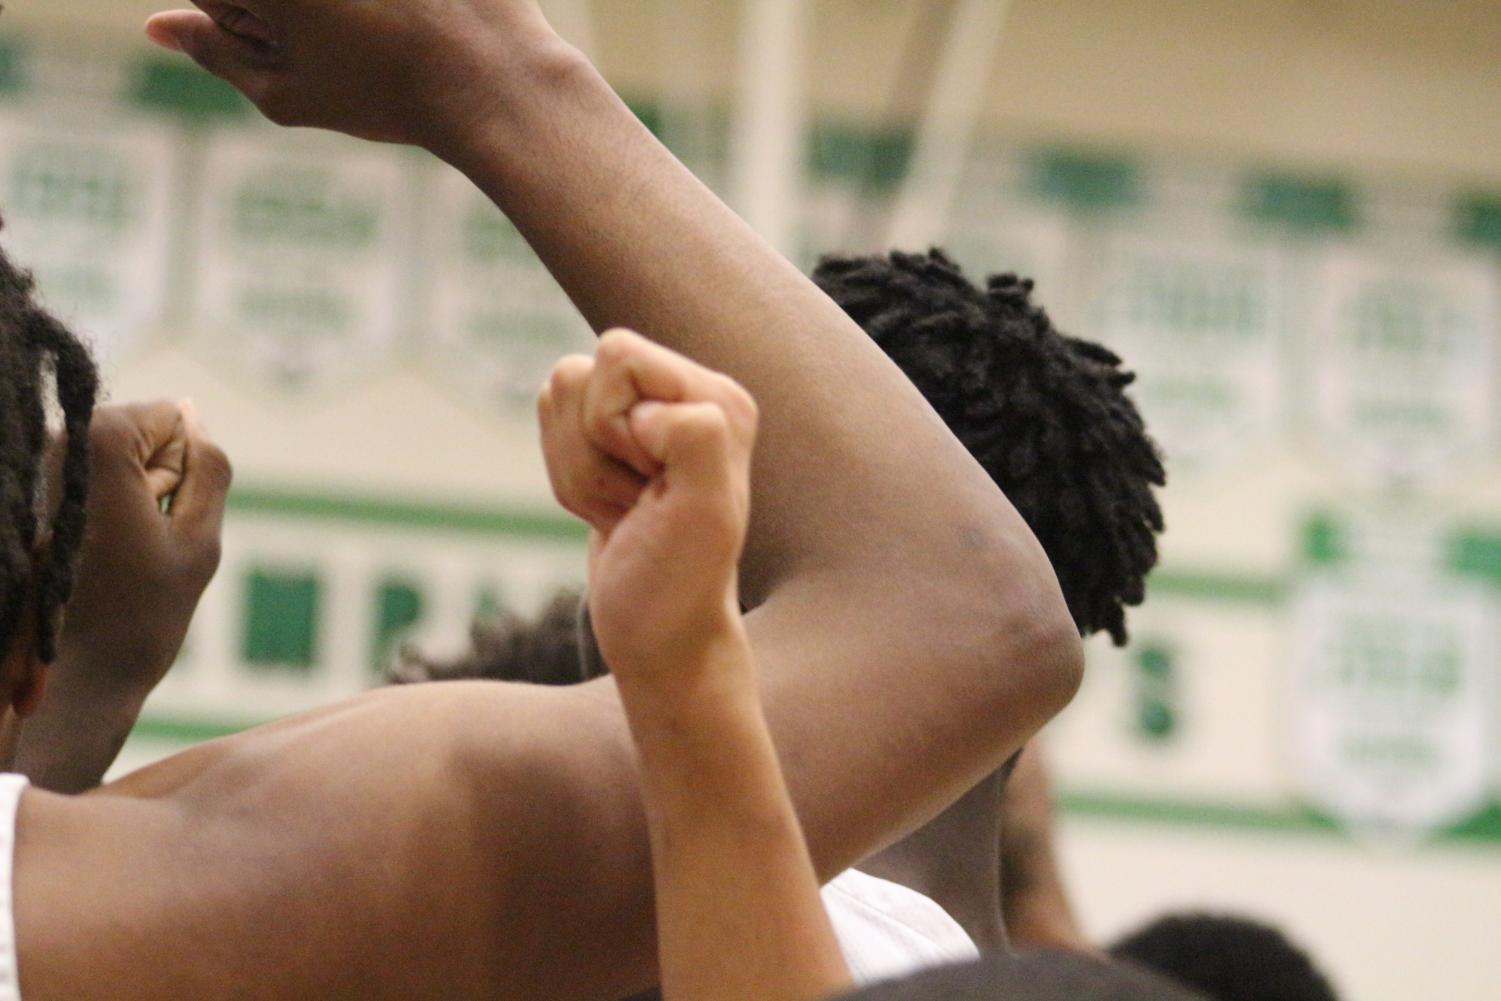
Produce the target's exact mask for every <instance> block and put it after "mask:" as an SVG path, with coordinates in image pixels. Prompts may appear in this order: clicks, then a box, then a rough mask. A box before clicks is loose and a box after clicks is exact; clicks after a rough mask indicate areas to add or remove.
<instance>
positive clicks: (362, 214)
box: [192, 130, 410, 396]
mask: <svg viewBox="0 0 1501 1001" xmlns="http://www.w3.org/2000/svg"><path fill="white" fill-rule="evenodd" d="M205 147H206V148H205V149H204V150H203V152H202V158H201V165H200V167H199V176H200V197H199V211H198V213H197V223H198V225H197V230H196V237H197V240H196V243H195V253H194V260H195V267H194V277H195V279H196V287H195V295H194V297H193V305H192V326H193V329H194V331H195V335H196V336H197V337H198V338H200V340H201V341H202V342H204V343H206V344H207V345H208V346H209V347H210V348H211V349H212V350H213V351H214V352H215V353H217V354H220V355H222V356H226V357H227V358H229V359H231V360H232V363H233V364H235V365H236V366H237V367H239V368H240V369H241V370H242V371H244V372H245V373H246V374H248V375H250V376H252V377H253V378H255V379H256V380H258V381H259V382H261V383H262V384H264V385H266V386H268V387H269V388H271V389H273V390H276V391H278V392H279V393H281V394H284V395H292V396H302V395H306V394H309V393H313V392H316V391H320V390H324V389H327V388H329V387H330V386H332V385H334V384H337V383H343V382H347V381H349V380H351V379H352V378H354V377H357V376H359V375H361V374H366V373H369V372H371V371H374V370H378V369H380V368H382V367H384V366H386V365H389V364H390V363H391V361H392V356H393V354H394V353H395V350H396V348H397V346H398V345H397V341H398V337H399V335H400V333H401V331H402V329H403V325H404V322H405V320H406V318H407V315H408V314H407V312H406V307H407V304H408V303H409V301H410V294H409V286H408V281H409V278H408V275H409V268H408V266H407V265H408V262H407V260H406V257H405V251H406V233H405V229H406V219H405V217H404V213H405V211H406V209H407V207H408V206H409V205H410V200H409V198H408V188H407V181H408V175H407V172H406V170H405V169H404V168H405V167H406V165H407V161H406V159H405V157H404V155H403V154H402V153H401V152H399V151H397V150H394V149H390V148H381V147H369V146H359V145H355V144H352V143H348V142H343V141H338V140H334V139H324V138H323V137H307V141H306V142H305V143H289V142H288V140H287V137H285V136H283V135H280V134H277V133H269V132H267V131H263V130H245V131H227V130H226V131H215V132H213V133H211V134H210V136H209V137H208V138H207V140H206V143H205Z"/></svg>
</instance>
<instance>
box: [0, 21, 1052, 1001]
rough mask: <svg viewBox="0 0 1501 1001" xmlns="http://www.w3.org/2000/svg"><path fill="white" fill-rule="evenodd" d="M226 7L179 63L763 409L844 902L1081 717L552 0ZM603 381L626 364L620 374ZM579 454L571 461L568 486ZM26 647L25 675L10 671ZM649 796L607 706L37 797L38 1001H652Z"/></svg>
mask: <svg viewBox="0 0 1501 1001" xmlns="http://www.w3.org/2000/svg"><path fill="white" fill-rule="evenodd" d="M211 6H212V8H213V10H214V12H215V13H216V14H217V15H218V17H219V18H220V20H221V22H225V23H232V25H233V26H235V27H237V29H239V30H236V31H234V32H230V31H227V30H226V29H225V28H223V27H218V26H216V25H215V23H214V22H213V21H209V20H208V19H206V18H198V17H194V16H192V15H172V16H170V17H168V18H166V19H165V21H163V20H158V21H156V22H155V23H154V25H153V28H152V31H153V34H154V36H155V37H158V38H159V39H161V40H164V41H168V42H170V43H171V44H174V45H175V46H177V47H179V48H182V49H185V50H187V51H188V52H190V53H192V54H193V55H194V56H195V58H198V59H199V60H200V61H201V62H203V63H204V64H205V65H207V66H209V68H210V69H213V70H215V71H217V72H220V73H221V74H223V75H225V76H226V77H227V78H228V79H229V80H230V82H231V83H234V84H235V85H237V86H240V87H241V88H242V89H244V90H246V92H247V93H249V94H250V95H251V97H252V99H254V100H256V101H258V102H260V103H261V105H262V107H263V108H264V109H265V110H267V111H268V113H270V114H271V115H272V117H273V118H274V119H275V120H277V121H280V122H284V123H304V124H321V125H325V126H335V127H339V128H341V129H343V130H345V131H348V132H352V133H355V134H359V135H365V136H376V137H380V138H386V139H401V140H406V141H413V142H419V143H422V144H424V145H427V146H428V147H429V148H430V149H433V150H434V151H435V152H437V153H439V155H442V156H444V157H445V158H447V159H448V160H449V162H451V163H454V164H455V165H456V166H458V167H460V168H461V169H463V170H465V171H466V172H467V173H468V174H469V176H470V177H471V178H472V179H474V180H475V181H476V183H478V184H480V186H481V187H482V188H484V189H485V190H486V191H487V192H489V193H490V194H491V195H492V197H493V198H494V199H495V200H496V201H497V203H498V204H500V206H501V207H502V208H503V209H504V210H506V212H507V213H508V215H509V216H510V217H511V219H512V220H513V222H515V223H516V225H517V226H518V228H519V229H520V230H521V232H522V233H523V234H524V235H525V236H526V237H527V238H528V240H529V241H531V243H532V245H533V247H534V248H536V249H537V251H538V253H539V254H540V255H541V257H542V258H543V260H544V261H545V262H547V263H548V265H549V266H550V267H551V268H552V270H553V272H554V274H555V275H556V276H557V277H558V279H559V281H560V282H561V283H562V284H563V286H564V288H565V289H566V290H567V291H568V292H569V293H570V295H571V296H572V297H573V298H574V301H575V302H576V303H578V304H579V306H580V308H581V309H582V310H583V311H584V313H585V315H586V316H587V317H588V318H589V319H590V320H591V322H593V323H594V324H595V325H596V327H597V328H599V329H603V328H604V327H605V326H608V325H614V324H628V325H630V326H633V327H635V328H637V329H639V330H641V331H642V332H643V333H645V334H647V335H648V336H650V337H652V338H653V339H654V340H657V341H659V342H662V343H665V344H667V345H668V346H670V347H674V348H679V349H681V351H682V353H683V354H686V355H689V356H691V357H693V358H694V359H695V360H696V361H698V362H700V363H701V364H704V365H706V366H707V367H710V368H713V369H716V370H720V371H723V372H726V373H728V374H729V375H732V376H733V377H735V378H736V379H737V380H739V381H740V382H741V383H742V384H743V385H744V386H745V388H746V389H747V390H749V391H750V393H751V394H752V395H753V396H754V397H755V399H756V400H757V402H758V404H759V407H760V423H759V427H760V434H759V437H758V441H759V446H758V452H757V458H756V461H755V463H754V468H753V471H752V482H751V511H752V516H751V520H750V527H749V534H748V537H747V541H746V547H745V551H744V554H743V559H742V561H741V564H740V584H741V588H740V595H741V598H742V600H744V601H745V602H746V603H747V604H748V605H750V606H752V607H753V608H754V610H753V611H752V612H751V613H750V614H749V616H747V619H746V624H745V628H746V632H747V636H748V637H749V640H750V644H751V649H752V652H753V654H754V657H755V660H756V663H757V664H758V666H759V668H760V678H761V683H762V694H763V704H764V709H765V715H766V721H767V727H768V730H769V733H770V735H771V738H772V740H773V741H774V745H775V747H776V749H777V752H778V757H779V759H780V761H781V762H782V764H783V767H784V769H785V771H786V777H787V781H788V786H789V791H790V793H791V796H792V800H793V803H794V805H795V806H796V808H797V812H798V816H799V819H800V821H801V823H802V826H803V830H804V832H805V834H806V836H807V839H808V847H809V854H810V856H811V861H812V863H813V866H814V868H815V870H816V871H817V872H818V873H820V874H821V875H823V876H825V877H827V876H831V875H833V874H834V873H836V872H838V871H840V870H842V869H844V868H846V867H848V866H849V865H850V864H852V863H853V862H855V861H856V860H857V859H859V858H861V857H863V856H865V855H867V854H868V853H869V852H870V851H871V850H873V849H875V848H877V847H879V846H880V845H882V844H884V843H887V842H889V841H891V840H893V839H895V838H896V837H899V836H900V835H901V834H903V833H905V832H906V831H909V830H912V829H913V828H915V827H916V826H918V825H920V824H921V823H923V822H924V821H925V820H927V819H929V818H930V817H931V816H933V815H934V814H935V813H937V812H938V811H939V810H941V809H942V808H943V807H944V806H945V805H946V804H947V803H948V802H950V801H951V800H952V799H953V798H955V797H956V796H958V795H959V794H960V793H961V792H962V791H963V790H965V789H967V788H969V787H970V786H972V785H973V784H974V783H976V782H977V781H979V780H980V778H982V777H983V776H984V775H986V774H988V773H989V772H991V771H993V770H994V769H995V768H996V767H998V765H999V764H1000V762H1001V761H1003V760H1004V759H1005V758H1006V757H1007V756H1008V755H1009V754H1010V753H1011V752H1012V751H1014V750H1015V749H1016V748H1017V747H1019V746H1020V745H1021V744H1022V742H1023V741H1024V740H1025V739H1026V738H1027V737H1028V736H1029V735H1030V734H1031V733H1033V732H1034V731H1035V730H1036V729H1037V728H1038V727H1039V726H1041V724H1042V723H1043V722H1044V721H1045V720H1046V719H1047V718H1049V717H1050V716H1051V715H1053V714H1054V713H1055V712H1056V711H1057V710H1058V708H1060V707H1061V706H1062V705H1063V704H1064V703H1065V702H1066V701H1067V700H1068V698H1069V697H1070V696H1071V695H1072V693H1073V690H1074V688H1075V687H1076V685H1077V684H1078V680H1079V672H1080V669H1081V657H1080V651H1079V644H1078V639H1077V636H1076V635H1075V634H1074V630H1073V626H1072V623H1071V621H1070V620H1069V617H1068V613H1067V608H1066V607H1065V605H1064V603H1063V601H1062V598H1061V595H1060V594H1059V593H1058V589H1057V584H1056V581H1055V580H1054V579H1053V577H1052V574H1051V570H1050V568H1049V567H1048V564H1047V561H1046V559H1045V558H1044V557H1043V555H1042V553H1041V551H1040V548H1039V547H1038V546H1037V543H1036V541H1035V539H1033V538H1032V537H1031V535H1030V533H1029V532H1028V531H1027V529H1026V527H1025V525H1024V524H1023V523H1022V522H1021V519H1020V518H1019V517H1018V516H1017V515H1016V513H1015V511H1014V510H1013V509H1012V508H1011V507H1010V505H1009V504H1008V503H1007V502H1006V501H1005V499H1004V497H1002V496H1001V495H1000V494H999V492H997V491H996V489H995V487H994V485H993V484H992V483H990V481H989V479H988V478H987V477H986V476H985V474H984V472H983V470H981V469H980V468H979V467H978V466H976V465H975V464H974V463H973V462H972V461H971V460H970V459H969V457H968V456H967V455H966V454H965V453H964V450H963V448H962V447H961V446H960V445H959V444H958V442H956V441H955V440H954V439H953V438H952V437H951V436H950V435H949V434H948V432H947V430H946V429H945V428H944V427H943V425H942V424H941V422H940V421H938V419H937V418H936V417H935V416H934V415H933V414H932V412H931V410H929V409H928V408H927V407H926V406H925V405H924V404H923V401H922V400H921V398H920V397H919V396H918V394H917V393H916V391H915V390H914V389H913V388H912V387H911V386H910V384H908V383H907V382H906V381H905V380H904V379H903V378H902V376H901V374H900V372H898V371H897V370H896V369H895V368H894V366H892V365H891V364H890V363H889V362H888V361H887V360H886V359H885V358H884V357H883V356H882V355H881V354H880V352H879V350H878V349H876V348H875V347H874V345H872V344H871V343H870V342H869V340H868V339H867V338H866V337H865V336H864V334H863V333H861V332H860V330H859V329H858V328H857V327H855V326H854V325H853V324H852V323H851V322H850V321H849V320H848V318H847V317H845V316H844V314H843V313H842V311H840V310H839V309H838V307H836V306H835V305H834V304H833V303H832V302H830V301H829V300H828V299H826V298H825V297H824V296H823V295H822V294H821V293H819V292H818V291H817V289H816V288H815V287H814V286H812V285H811V284H810V283H809V282H808V280H807V279H806V278H804V277H803V276H802V275H801V274H799V273H798V272H797V271H796V269H794V268H793V267H792V266H791V265H790V264H788V263H787V262H786V261H784V260H782V259H781V258H780V257H778V256H777V255H776V254H775V253H774V252H772V251H771V250H770V249H769V248H767V247H766V246H765V244H764V243H762V242H761V241H760V240H759V239H758V238H757V237H756V236H755V235H754V234H753V233H752V232H751V231H750V230H749V229H747V228H746V227H745V226H744V224H743V223H741V222H740V220H738V219H737V218H736V217H735V216H734V215H733V214H732V213H730V212H729V211H728V210H727V209H726V208H725V207H724V206H723V205H722V204H720V203H719V202H718V200H717V199H715V198H714V197H713V195H712V194H711V193H709V192H708V191H707V189H705V188H703V187H702V185H700V184H698V182H697V181H696V180H695V179H693V178H692V177H691V175H689V174H688V173H687V172H686V171H685V170H684V169H683V168H682V167H681V165H679V164H678V163H677V162H676V161H675V160H673V159H672V157H671V155H670V154H668V153H667V151H666V150H665V149H663V148H662V147H661V146H660V145H659V144H657V143H656V142H655V140H653V139H652V137H651V136H650V134H649V133H647V132H646V131H645V130H644V129H643V128H642V127H641V126H640V124H639V123H638V122H637V121H636V119H635V118H634V116H633V115H631V113H630V111H629V110H628V109H627V108H626V107H625V106H624V105H623V104H622V103H621V102H620V101H619V100H618V99H617V98H616V97H615V95H614V94H613V93H612V92H611V91H610V90H609V88H608V87H607V86H606V85H605V84H604V83H603V81H602V80H600V79H599V77H598V75H597V74H595V73H594V71H593V69H592V67H589V66H588V64H587V63H586V62H584V61H583V60H582V59H581V58H580V57H579V56H578V54H577V53H575V52H573V51H572V50H571V49H569V48H568V47H567V46H565V45H563V44H562V43H560V42H559V41H558V40H557V39H556V38H555V37H553V36H552V35H551V33H550V31H549V30H548V29H547V26H546V24H545V22H544V21H542V20H541V17H540V14H539V13H538V11H537V9H536V7H535V5H534V4H531V3H526V2H521V0H393V2H388V3H383V4H379V5H373V4H367V3H363V2H356V0H325V2H319V3H305V2H301V0H297V2H294V0H267V2H265V3H261V2H257V3H256V4H255V8H256V10H255V14H254V16H255V17H256V18H258V19H259V21H260V22H261V23H263V24H264V25H266V26H267V29H268V30H269V31H270V32H271V35H272V37H274V38H275V39H276V44H275V46H274V47H272V48H265V47H262V48H257V47H256V44H255V43H253V42H252V41H247V36H246V34H245V30H244V29H245V24H246V23H247V22H246V21H245V18H244V17H235V18H230V17H229V16H228V14H229V10H230V9H229V8H226V7H225V6H224V5H218V4H215V5H211ZM247 16H249V15H247ZM351 40H356V41H357V44H356V43H354V42H352V41H351ZM596 363H597V364H600V365H612V366H619V365H628V364H629V357H628V356H619V355H616V354H614V353H613V352H606V351H604V345H602V346H601V353H600V354H599V355H598V356H597V358H596ZM613 416H614V415H612V413H611V411H610V408H608V407H605V406H596V407H593V408H587V407H586V408H585V410H584V412H583V413H581V414H579V415H578V418H577V420H576V422H574V423H573V424H571V425H570V424H569V423H568V422H563V423H560V424H553V425H549V432H548V433H549V435H554V434H560V435H564V437H565V438H566V439H568V440H572V441H574V442H575V443H576V442H577V441H579V440H584V441H589V442H593V443H595V444H599V443H601V442H609V441H610V440H611V439H612V436H616V435H618V432H619V429H618V427H616V426H615V425H614V424H613V422H612V421H613ZM569 447H570V446H568V445H567V444H566V441H565V442H564V443H563V445H560V444H559V442H558V441H557V440H551V441H550V442H548V443H545V446H544V452H545V453H546V454H547V455H548V458H549V465H550V468H554V467H553V464H554V459H555V456H557V455H560V454H564V455H566V454H568V450H569ZM559 448H562V452H559V451H558V449H559ZM604 451H606V452H610V449H608V448H605V449H604ZM610 454H617V453H613V452H612V453H610ZM565 467H566V470H567V472H566V474H565V475H563V476H561V477H559V476H555V477H554V487H555V490H556V491H557V493H558V495H559V498H560V500H562V501H563V503H564V505H565V506H567V507H569V508H570V509H572V510H575V511H580V510H583V508H584V506H585V505H589V504H593V503H595V502H597V501H598V500H599V499H600V498H599V494H600V493H601V491H605V490H607V489H608V486H607V482H606V481H607V480H608V479H609V478H610V477H611V476H615V475H617V474H618V473H619V472H620V468H619V466H618V464H617V465H611V464H610V463H608V462H599V461H596V459H594V458H589V457H588V456H585V458H584V459H581V460H580V461H579V462H576V463H565ZM606 499H607V500H608V498H606ZM604 576H605V577H606V578H607V579H611V578H609V575H604ZM893 579H901V580H904V581H911V582H916V584H915V585H914V586H910V587H905V588H902V589H894V588H891V587H890V586H889V581H891V580H893ZM898 590H899V591H900V593H896V592H897V591H898ZM591 601H592V602H593V603H594V611H595V621H594V626H595V629H596V632H597V633H598V635H599V638H600V642H601V645H602V647H608V646H609V645H610V644H611V643H612V642H622V637H628V636H630V634H631V631H632V630H633V629H635V628H637V627H638V626H639V625H640V622H641V621H648V622H649V621H651V617H650V616H646V617H645V618H643V617H642V616H640V615H638V614H635V610H639V609H641V608H643V607H649V606H643V605H642V604H641V601H640V597H639V594H637V593H634V592H633V593H629V594H627V593H620V594H613V595H598V594H597V595H595V596H594V597H593V598H592V599H591ZM610 609H614V610H618V612H619V613H620V614H609V613H608V610H610ZM602 610H605V611H602ZM27 654H28V651H27V650H26V649H25V648H24V645H22V646H17V647H16V648H14V649H13V650H12V651H10V658H9V662H8V665H7V668H8V671H9V672H10V675H11V677H13V678H24V677H25V676H26V673H27V671H28V670H29V661H28V657H27ZM638 788H639V787H638V782H637V774H636V759H635V749H634V747H633V746H632V743H631V740H630V736H629V733H628V731H627V728H626V726H625V722H624V716H623V713H622V707H621V704H620V701H619V697H618V694H617V692H616V689H615V685H614V682H613V681H612V680H610V679H603V680H601V681H597V682H593V683H590V684H586V685H579V686H576V687H574V688H570V689H543V688H536V687H532V686H525V685H505V684H483V683H475V684H460V683H455V684H452V685H435V686H414V687H412V688H407V689H399V690H384V691H379V692H375V693H371V694H369V695H367V696H364V697H362V698H358V699H354V700H351V701H349V702H347V703H345V704H343V705H340V706H336V707H332V708H330V709H326V710H323V711H320V712H316V713H312V714H308V715H304V716H300V717H297V718H294V719H291V720H287V721H284V722H282V723H278V724H275V725H273V726H270V727H265V728H261V729H259V730H255V731H251V732H249V733H246V734H242V735H239V736H236V737H233V738H229V739H227V740H223V741H216V742H214V743H212V744H208V745H204V746H202V747H200V748H196V749H194V750H192V751H189V752H187V753H186V754H183V755H179V756H177V757H175V758H172V759H168V760H167V761H165V762H163V763H161V764H159V765H157V766H154V767H152V768H149V769H146V770H143V771H142V772H138V773H136V774H135V775H132V776H130V777H128V778H127V779H125V780H123V781H122V782H119V783H116V784H114V785H112V786H108V787H106V788H104V789H101V790H99V791H98V792H96V793H93V794H90V795H86V796H83V797H76V798H69V797H61V796H55V795H50V794H46V793H40V792H31V793H28V794H27V795H26V796H25V798H24V799H23V801H22V805H21V813H20V820H19V827H18V832H19V833H18V846H17V853H16V881H15V897H16V904H15V912H16V921H17V928H18V941H19V948H20V969H21V977H22V987H23V991H24V995H25V996H26V998H27V999H28V1001H49V999H59V1001H60V999H68V1001H77V999H83V1001H88V999H93V998H99V999H109V1001H148V999H151V1001H156V999H161V1001H167V999H172V1001H177V999H180V998H183V997H237V998H245V999H272V998H277V999H281V998H286V999H293V998H295V999H305V998H310V997H318V998H350V999H361V1001H372V999H381V998H392V999H402V1001H411V999H418V998H433V999H439V998H442V999H449V1001H451V999H455V998H471V997H472V998H484V999H487V1001H488V999H492V998H494V997H519V998H532V997H535V998H557V999H572V998H607V997H618V996H621V995H624V994H627V993H630V992H631V991H633V990H636V989H639V988H641V987H642V986H645V985H647V984H649V983H652V982H653V980H654V978H655V969H654V966H655V956H656V951H655V943H654V941H653V921H652V915H653V898H652V883H651V873H650V866H649V851H648V839H647V830H646V823H645V817H644V814H643V811H642V806H641V802H640V798H639V793H638ZM81 873H86V874H88V878H87V879H81V878H80V874H81Z"/></svg>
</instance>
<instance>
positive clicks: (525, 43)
mask: <svg viewBox="0 0 1501 1001" xmlns="http://www.w3.org/2000/svg"><path fill="white" fill-rule="evenodd" d="M523 34H524V36H525V37H524V38H503V39H500V40H498V41H497V42H496V43H494V44H490V45H481V46H478V47H477V48H476V50H475V51H474V52H473V53H472V54H471V57H470V59H469V60H468V61H469V62H470V63H471V65H472V67H473V68H472V72H471V77H470V80H469V82H468V83H467V84H465V85H462V86H460V87H458V88H455V89H454V90H455V93H448V92H447V91H445V92H444V94H443V96H442V98H441V100H440V101H439V102H438V103H440V104H441V105H442V108H441V111H440V112H436V113H434V114H431V115H429V116H427V118H428V121H429V122H430V123H431V124H432V127H433V131H432V132H431V133H430V134H428V135H426V136H424V137H423V139H422V142H421V144H422V145H423V146H424V147H425V148H426V149H427V150H428V152H430V153H432V154H433V155H435V156H437V157H438V158H439V159H441V160H443V161H444V162H446V163H448V164H449V165H450V166H453V167H455V168H457V169H458V170H459V171H460V172H461V173H463V174H465V175H466V176H468V177H469V178H471V179H472V180H478V177H479V176H484V175H488V174H490V173H493V172H494V171H495V170H496V169H497V168H498V167H499V166H500V165H502V164H505V163H508V162H510V160H511V158H513V157H516V156H522V155H525V153H524V150H525V147H526V146H527V145H528V144H529V143H531V142H533V141H535V140H536V139H538V138H539V137H541V136H544V135H545V134H546V120H547V119H548V117H550V116H551V115H554V114H557V113H559V111H558V108H559V107H560V103H561V102H566V101H567V100H568V95H569V93H570V92H571V91H574V90H576V89H577V88H578V87H580V86H581V85H582V84H583V83H584V82H585V81H587V80H589V79H591V78H594V79H597V78H598V74H597V73H596V72H595V70H594V67H593V65H592V64H591V63H590V62H589V60H588V59H587V58H585V56H584V54H583V53H582V52H580V51H579V50H578V49H577V48H575V47H574V46H572V45H570V44H568V43H567V42H566V41H564V40H563V39H562V38H561V37H559V36H558V35H557V34H555V33H554V32H552V31H551V30H550V29H546V30H541V29H530V30H528V31H526V32H524V33H523Z"/></svg>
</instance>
